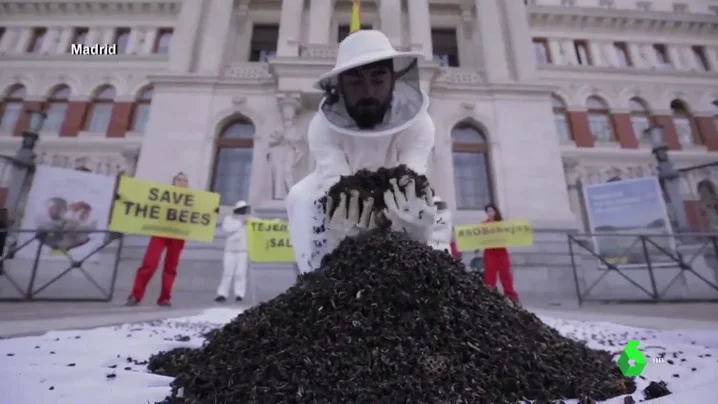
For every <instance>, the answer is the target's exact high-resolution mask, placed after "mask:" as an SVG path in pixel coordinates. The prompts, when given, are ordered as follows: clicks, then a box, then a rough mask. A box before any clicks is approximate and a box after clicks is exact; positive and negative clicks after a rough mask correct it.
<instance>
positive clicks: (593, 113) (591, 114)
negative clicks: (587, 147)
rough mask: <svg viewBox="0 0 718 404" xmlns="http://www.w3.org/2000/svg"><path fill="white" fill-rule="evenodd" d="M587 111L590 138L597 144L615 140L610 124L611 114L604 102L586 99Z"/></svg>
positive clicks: (596, 99) (598, 99)
mask: <svg viewBox="0 0 718 404" xmlns="http://www.w3.org/2000/svg"><path fill="white" fill-rule="evenodd" d="M586 108H587V109H588V126H589V128H590V129H591V136H593V139H594V140H595V141H597V142H612V141H613V140H615V138H614V134H613V124H612V123H611V112H610V111H609V109H608V105H607V104H606V102H605V101H603V100H602V99H600V98H598V97H588V99H586Z"/></svg>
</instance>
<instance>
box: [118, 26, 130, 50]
mask: <svg viewBox="0 0 718 404" xmlns="http://www.w3.org/2000/svg"><path fill="white" fill-rule="evenodd" d="M129 43H130V29H129V28H117V29H116V30H115V44H117V53H118V54H123V53H127V45H129Z"/></svg>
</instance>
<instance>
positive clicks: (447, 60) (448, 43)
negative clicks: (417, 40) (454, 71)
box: [431, 28, 459, 67]
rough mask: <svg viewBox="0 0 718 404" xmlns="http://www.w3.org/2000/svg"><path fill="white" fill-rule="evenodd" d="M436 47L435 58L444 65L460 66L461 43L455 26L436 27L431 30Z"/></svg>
mask: <svg viewBox="0 0 718 404" xmlns="http://www.w3.org/2000/svg"><path fill="white" fill-rule="evenodd" d="M431 41H432V43H433V47H434V60H435V61H437V62H439V64H440V65H441V66H442V67H458V66H459V45H458V41H457V40H456V29H455V28H448V29H445V28H435V29H432V30H431Z"/></svg>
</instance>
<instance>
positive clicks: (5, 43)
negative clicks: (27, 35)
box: [0, 28, 19, 53]
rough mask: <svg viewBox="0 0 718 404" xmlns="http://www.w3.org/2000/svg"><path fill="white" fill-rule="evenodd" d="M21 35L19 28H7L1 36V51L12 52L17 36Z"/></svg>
mask: <svg viewBox="0 0 718 404" xmlns="http://www.w3.org/2000/svg"><path fill="white" fill-rule="evenodd" d="M18 36H19V30H18V29H17V28H7V29H6V30H5V34H3V36H2V38H0V53H10V52H12V51H13V45H14V44H15V38H16V37H18Z"/></svg>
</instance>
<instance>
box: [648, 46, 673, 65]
mask: <svg viewBox="0 0 718 404" xmlns="http://www.w3.org/2000/svg"><path fill="white" fill-rule="evenodd" d="M653 53H654V54H655V55H656V61H657V62H658V67H659V68H663V69H670V68H672V67H673V65H672V64H671V60H670V59H669V58H668V51H667V50H666V46H665V45H661V44H655V45H653Z"/></svg>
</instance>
